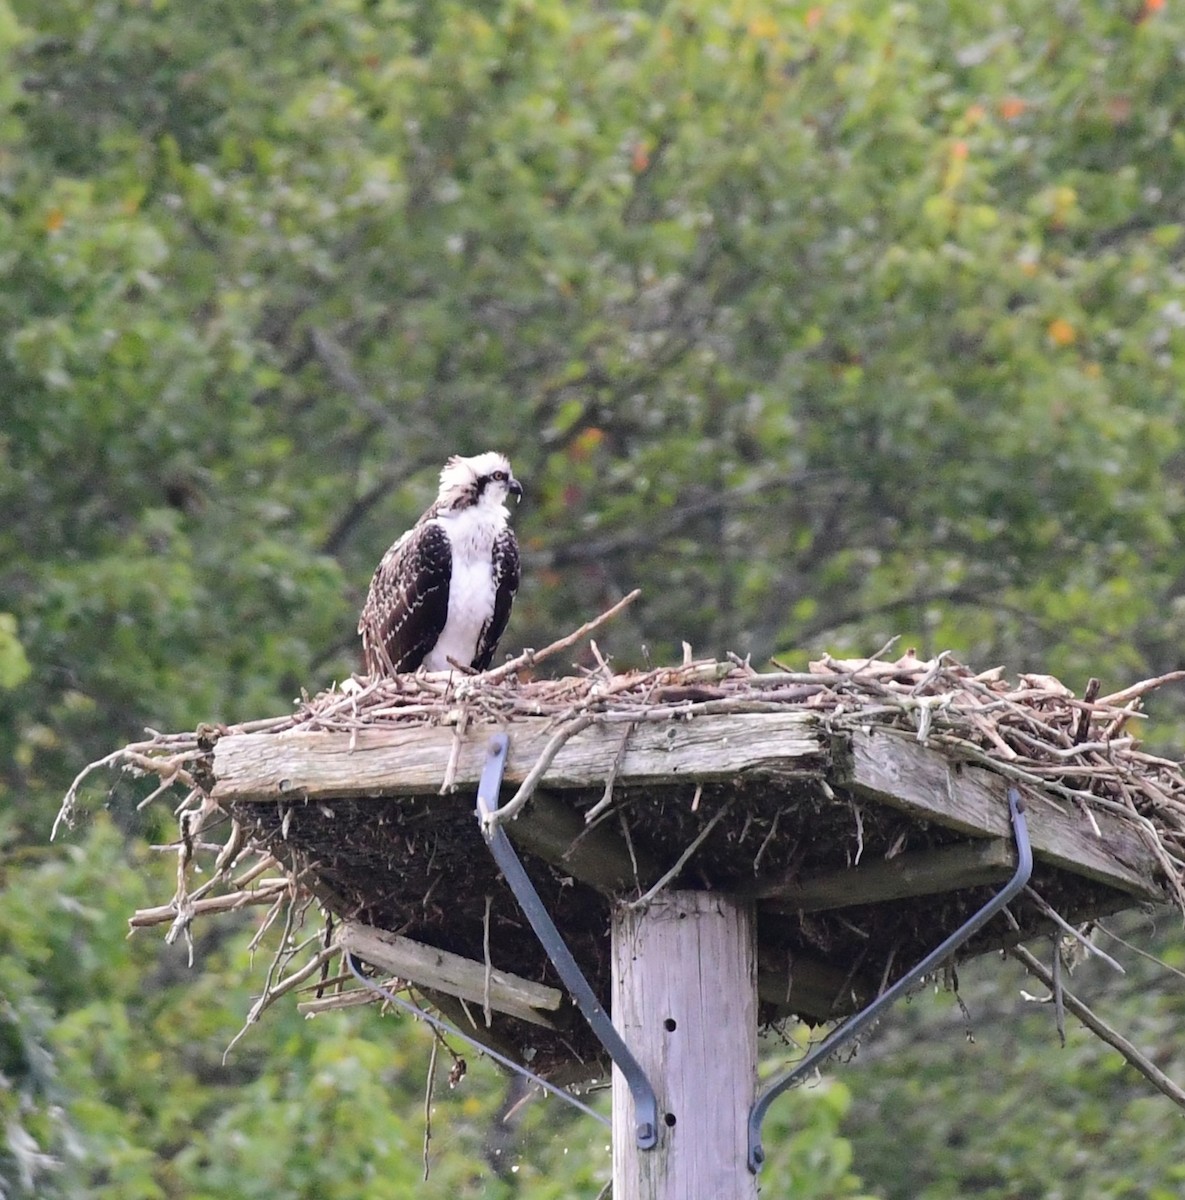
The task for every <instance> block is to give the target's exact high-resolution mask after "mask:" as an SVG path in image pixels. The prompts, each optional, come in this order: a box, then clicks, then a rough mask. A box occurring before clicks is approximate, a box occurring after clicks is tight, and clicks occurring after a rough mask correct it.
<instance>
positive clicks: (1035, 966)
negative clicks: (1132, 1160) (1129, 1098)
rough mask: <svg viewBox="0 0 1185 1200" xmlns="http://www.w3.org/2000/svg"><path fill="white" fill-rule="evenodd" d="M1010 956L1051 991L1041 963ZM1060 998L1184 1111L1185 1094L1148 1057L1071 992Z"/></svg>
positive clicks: (1021, 953) (1020, 951) (1024, 954)
mask: <svg viewBox="0 0 1185 1200" xmlns="http://www.w3.org/2000/svg"><path fill="white" fill-rule="evenodd" d="M1009 953H1010V954H1011V955H1012V957H1013V958H1015V959H1016V960H1017V961H1018V962H1020V963H1021V964H1022V965H1023V966H1024V968H1025V970H1026V971H1028V972H1029V974H1031V975H1033V976H1035V977H1036V978H1037V979H1039V980H1041V982H1042V983H1043V984H1045V986H1046V987H1047V988H1050V990H1052V987H1053V976H1052V974H1051V973H1050V971H1049V970H1048V969H1047V968H1046V967H1045V964H1044V963H1042V962H1041V961H1040V960H1038V959H1036V958H1034V957H1033V955H1032V954H1030V953H1029V952H1028V951H1027V950H1026V949H1025V948H1024V947H1023V946H1013V948H1012V949H1011V950H1010V951H1009ZM1062 996H1063V999H1064V1001H1065V1005H1066V1007H1067V1008H1068V1009H1069V1010H1070V1012H1072V1013H1073V1014H1074V1016H1076V1017H1077V1018H1078V1020H1079V1021H1081V1022H1082V1024H1083V1025H1085V1026H1086V1027H1087V1029H1089V1030H1090V1031H1091V1033H1093V1034H1094V1035H1095V1036H1096V1037H1098V1038H1101V1039H1102V1040H1103V1041H1104V1042H1106V1043H1107V1045H1108V1046H1112V1047H1114V1048H1115V1049H1116V1050H1118V1051H1119V1053H1120V1054H1122V1055H1123V1057H1124V1058H1125V1059H1126V1060H1127V1061H1128V1062H1129V1063H1130V1064H1131V1065H1132V1066H1133V1067H1135V1069H1136V1070H1137V1071H1139V1072H1140V1074H1141V1075H1143V1076H1144V1078H1145V1079H1147V1080H1148V1082H1149V1083H1151V1084H1152V1086H1153V1087H1154V1088H1156V1090H1157V1091H1159V1092H1162V1093H1163V1094H1164V1095H1166V1096H1167V1097H1168V1098H1169V1099H1170V1100H1171V1101H1172V1102H1173V1103H1174V1104H1175V1105H1177V1107H1178V1108H1182V1109H1185V1090H1183V1089H1182V1088H1181V1087H1179V1086H1178V1085H1177V1084H1176V1083H1174V1082H1173V1081H1172V1080H1171V1079H1170V1078H1169V1077H1168V1076H1167V1075H1166V1074H1165V1073H1164V1072H1163V1071H1162V1070H1160V1068H1159V1067H1157V1066H1156V1064H1155V1063H1153V1062H1152V1061H1151V1060H1150V1059H1149V1058H1148V1057H1147V1055H1145V1054H1142V1053H1141V1052H1140V1051H1139V1050H1138V1049H1136V1047H1135V1046H1134V1045H1132V1043H1131V1042H1129V1041H1128V1040H1127V1038H1125V1037H1124V1036H1123V1035H1122V1034H1120V1033H1118V1032H1116V1030H1114V1029H1112V1028H1111V1026H1110V1025H1108V1024H1107V1023H1106V1021H1104V1020H1102V1018H1100V1017H1097V1016H1096V1015H1095V1014H1094V1013H1093V1012H1092V1011H1091V1010H1090V1009H1089V1008H1087V1006H1086V1005H1085V1004H1083V1003H1082V1001H1081V1000H1079V999H1078V997H1077V996H1075V995H1074V994H1073V992H1067V991H1065V990H1064V989H1063V990H1062Z"/></svg>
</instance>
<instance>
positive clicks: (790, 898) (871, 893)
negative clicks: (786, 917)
mask: <svg viewBox="0 0 1185 1200" xmlns="http://www.w3.org/2000/svg"><path fill="white" fill-rule="evenodd" d="M1015 868H1016V851H1015V849H1013V847H1012V846H1011V845H1010V844H1009V843H1008V842H1006V841H1004V840H1003V839H1002V838H1001V839H992V840H991V841H986V840H985V841H976V842H965V843H961V844H960V845H957V846H940V847H938V848H936V849H934V850H919V851H916V852H914V853H906V854H899V855H898V856H897V857H896V858H889V859H884V858H880V859H875V860H873V861H872V862H866V863H863V864H862V865H860V866H856V867H848V868H846V869H843V870H830V871H815V872H811V873H809V874H805V875H803V876H802V877H801V878H800V879H797V880H768V881H765V882H758V883H757V884H756V885H755V886H754V887H753V888H752V889H746V894H751V895H754V896H755V897H756V898H757V899H758V900H759V901H760V902H761V908H762V910H763V911H768V912H780V913H793V912H820V911H823V910H826V909H832V908H850V907H851V906H852V905H855V904H877V903H879V902H881V901H883V900H904V899H907V898H909V897H911V896H932V895H935V894H936V893H938V892H954V891H958V890H959V889H960V888H969V887H978V886H979V885H980V884H984V883H998V882H1002V881H1003V880H1006V879H1007V878H1008V877H1009V876H1010V875H1011V874H1012V872H1013V871H1014V870H1015Z"/></svg>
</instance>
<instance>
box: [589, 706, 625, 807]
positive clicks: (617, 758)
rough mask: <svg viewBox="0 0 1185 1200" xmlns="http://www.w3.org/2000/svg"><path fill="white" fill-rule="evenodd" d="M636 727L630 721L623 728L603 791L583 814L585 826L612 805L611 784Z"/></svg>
mask: <svg viewBox="0 0 1185 1200" xmlns="http://www.w3.org/2000/svg"><path fill="white" fill-rule="evenodd" d="M637 727H638V725H637V722H636V721H631V722H630V723H629V724H628V725H627V726H626V727H625V733H623V734H622V735H621V743H620V744H619V745H618V747H617V753H616V754H615V755H614V756H613V761H612V762H611V763H610V764H609V774H608V775H606V776H605V791H604V792H603V793H602V795H601V798H600V799H599V800H598V801H597V802H596V804H594V805H593V806H592V808H590V809H589V810H588V812H586V813H585V814H584V821H585V824H586V825H587V824H588V823H589V822H590V821H595V820H596V819H597V817H599V816H600V815H601V813H603V812H604V811H605V809H607V808H608V807H609V805H610V804H612V803H613V784H614V782H615V780H616V779H617V772H618V771H619V770H620V769H621V762H622V759H624V758H625V748H626V746H627V745H628V744H629V740H630V735H631V734H632V733H633V732H634V730H635V729H637Z"/></svg>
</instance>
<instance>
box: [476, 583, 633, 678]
mask: <svg viewBox="0 0 1185 1200" xmlns="http://www.w3.org/2000/svg"><path fill="white" fill-rule="evenodd" d="M641 594H642V589H641V588H634V590H633V591H632V592H630V594H629V595H628V596H625V597H623V598H622V599H621V600H618V602H617V603H616V604H615V605H613V607H612V608H609V609H606V610H605V611H604V612H603V613H601V615H600V616H599V617H594V618H593V619H592V620H591V621H586V622H585V623H584V624H583V625H581V626H580V628H579V629H577V630H576V632H575V633H570V634H568V636H567V637H562V638H560V640H559V641H558V642H552V643H551V645H550V646H545V647H544V648H543V649H542V650H525V651H524V652H523V653H522V654H520V655H519V656H518V658H512V659H511V660H510V661H509V662H508V663H503V665H502V666H500V667H495V668H494V670H492V671H487V672H486V673H485V674H484V675H483V676H482V680H483V682H485V683H495V682H497V681H498V680H499V679H505V678H506V676H507V675H514V674H516V673H517V672H518V671H521V670H522V669H523V668H524V667H533V666H534V665H535V664H536V663H537V662H542V661H543V660H544V659H545V658H550V657H551V656H552V655H553V654H558V653H559V652H560V651H561V650H566V649H567V648H568V647H569V646H571V645H574V644H575V643H576V642H578V641H580V639H581V638H584V637H587V636H588V635H589V634H590V633H592V631H593V630H594V629H600V627H601V626H602V625H604V624H605V622H606V621H611V620H613V618H614V617H615V616H617V614H618V613H619V612H621V611H622V610H623V609H626V608H628V607H629V606H630V605H631V604H633V602H634V601H635V600H636V599H637V598H638V597H639V596H640V595H641Z"/></svg>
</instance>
